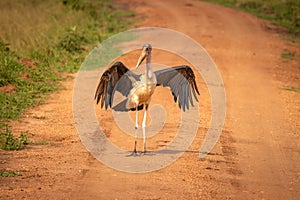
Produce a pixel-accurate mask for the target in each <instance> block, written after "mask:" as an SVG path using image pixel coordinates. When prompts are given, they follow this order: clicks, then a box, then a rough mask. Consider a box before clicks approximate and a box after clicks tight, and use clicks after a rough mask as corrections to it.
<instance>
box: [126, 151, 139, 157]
mask: <svg viewBox="0 0 300 200" xmlns="http://www.w3.org/2000/svg"><path fill="white" fill-rule="evenodd" d="M137 155H138V154H137V152H136V150H133V152H131V154H129V155H127V157H131V156H134V157H136V156H137Z"/></svg>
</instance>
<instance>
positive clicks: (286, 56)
mask: <svg viewBox="0 0 300 200" xmlns="http://www.w3.org/2000/svg"><path fill="white" fill-rule="evenodd" d="M281 58H284V59H294V58H295V52H290V51H289V50H287V49H284V50H283V52H282V54H281Z"/></svg>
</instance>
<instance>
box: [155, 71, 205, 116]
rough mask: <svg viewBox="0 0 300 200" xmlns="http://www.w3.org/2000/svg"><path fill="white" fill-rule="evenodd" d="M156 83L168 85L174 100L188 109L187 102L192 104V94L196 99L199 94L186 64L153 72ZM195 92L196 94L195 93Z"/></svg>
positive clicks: (192, 75) (181, 106) (180, 106)
mask: <svg viewBox="0 0 300 200" xmlns="http://www.w3.org/2000/svg"><path fill="white" fill-rule="evenodd" d="M154 73H155V75H156V79H157V85H162V86H164V87H170V89H171V91H172V94H173V96H174V101H175V102H177V101H178V105H179V108H181V109H183V111H185V109H186V108H187V109H189V103H191V105H192V106H194V103H193V96H194V98H195V99H196V101H198V98H197V94H198V95H200V93H199V90H198V87H197V84H196V81H195V74H194V72H193V70H192V69H191V68H190V67H189V66H187V65H182V66H175V67H170V68H166V69H162V70H158V71H155V72H154ZM196 93H197V94H196Z"/></svg>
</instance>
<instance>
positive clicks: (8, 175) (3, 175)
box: [0, 171, 21, 177]
mask: <svg viewBox="0 0 300 200" xmlns="http://www.w3.org/2000/svg"><path fill="white" fill-rule="evenodd" d="M15 176H21V174H20V173H18V172H11V171H8V172H1V171H0V177H15Z"/></svg>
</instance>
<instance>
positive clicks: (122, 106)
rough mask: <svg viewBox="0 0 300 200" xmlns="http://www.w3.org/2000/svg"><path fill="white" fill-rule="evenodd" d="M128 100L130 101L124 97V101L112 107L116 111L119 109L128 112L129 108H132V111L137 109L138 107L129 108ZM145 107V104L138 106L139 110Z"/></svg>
mask: <svg viewBox="0 0 300 200" xmlns="http://www.w3.org/2000/svg"><path fill="white" fill-rule="evenodd" d="M127 102H128V99H124V100H123V101H121V102H120V103H118V104H117V105H115V106H114V107H113V108H112V109H113V110H114V111H118V112H128V111H129V110H131V111H134V110H136V108H128V105H127ZM143 108H144V104H142V105H139V106H138V107H137V109H138V110H142V109H143Z"/></svg>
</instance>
